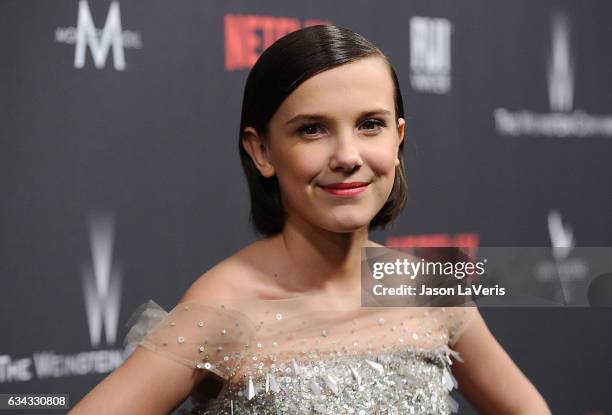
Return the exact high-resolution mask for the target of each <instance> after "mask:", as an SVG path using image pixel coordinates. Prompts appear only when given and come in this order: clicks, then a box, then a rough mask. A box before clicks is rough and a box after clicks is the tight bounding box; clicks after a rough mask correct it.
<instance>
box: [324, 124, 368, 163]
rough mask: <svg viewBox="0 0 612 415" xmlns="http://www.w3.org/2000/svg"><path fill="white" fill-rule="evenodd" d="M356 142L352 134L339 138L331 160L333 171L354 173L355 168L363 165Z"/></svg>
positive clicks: (345, 134)
mask: <svg viewBox="0 0 612 415" xmlns="http://www.w3.org/2000/svg"><path fill="white" fill-rule="evenodd" d="M356 140H357V139H356V138H355V137H354V135H353V134H352V133H350V132H349V133H344V134H342V135H340V136H338V137H337V139H336V140H335V145H334V149H333V154H332V157H331V159H330V168H331V169H332V170H347V171H353V170H354V169H355V167H358V166H361V165H362V164H363V161H362V159H361V154H360V151H359V147H358V146H357V141H356Z"/></svg>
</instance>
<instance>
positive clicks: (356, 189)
mask: <svg viewBox="0 0 612 415" xmlns="http://www.w3.org/2000/svg"><path fill="white" fill-rule="evenodd" d="M369 184H370V183H369V182H344V183H330V184H326V185H321V189H323V190H325V191H326V192H327V193H330V194H332V195H335V196H354V195H357V194H359V193H362V192H365V191H366V189H367V188H368V185H369Z"/></svg>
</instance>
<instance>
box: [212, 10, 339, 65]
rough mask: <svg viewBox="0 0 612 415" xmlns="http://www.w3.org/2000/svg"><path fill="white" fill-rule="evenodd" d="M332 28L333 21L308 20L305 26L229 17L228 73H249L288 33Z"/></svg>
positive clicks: (280, 20)
mask: <svg viewBox="0 0 612 415" xmlns="http://www.w3.org/2000/svg"><path fill="white" fill-rule="evenodd" d="M318 24H332V22H331V21H330V20H318V19H308V20H304V22H303V23H301V22H300V20H299V19H296V18H293V17H276V16H257V15H241V14H227V15H225V17H224V26H225V69H226V70H228V71H236V70H241V69H250V68H251V67H252V66H253V65H254V64H255V62H256V61H257V58H259V55H261V53H262V52H263V51H264V50H265V49H266V48H267V47H268V46H270V45H271V44H272V43H274V42H275V41H276V40H278V39H280V38H281V37H283V36H285V35H286V34H288V33H291V32H294V31H296V30H298V29H301V28H303V27H308V26H315V25H318Z"/></svg>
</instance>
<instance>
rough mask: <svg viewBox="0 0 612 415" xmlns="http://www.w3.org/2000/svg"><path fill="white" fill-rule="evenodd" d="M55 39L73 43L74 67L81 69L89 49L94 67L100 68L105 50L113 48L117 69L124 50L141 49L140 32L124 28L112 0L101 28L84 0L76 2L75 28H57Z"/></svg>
mask: <svg viewBox="0 0 612 415" xmlns="http://www.w3.org/2000/svg"><path fill="white" fill-rule="evenodd" d="M55 41H56V42H58V43H66V44H69V45H75V50H74V67H75V68H77V69H78V68H83V67H84V66H85V60H86V55H87V49H88V48H89V50H90V51H91V57H92V58H93V63H94V66H95V67H96V68H98V69H103V68H104V66H105V65H106V60H107V57H108V52H109V50H110V49H111V48H112V50H113V65H114V68H115V69H116V70H118V71H123V70H125V68H126V63H125V49H129V48H133V49H140V48H142V39H141V36H140V33H138V32H134V31H131V30H123V29H122V26H121V12H120V10H119V2H117V1H113V2H112V3H111V4H110V7H109V9H108V14H107V15H106V22H105V23H104V28H103V29H97V28H96V26H95V25H94V20H93V17H92V15H91V10H90V8H89V4H88V3H87V1H86V0H80V1H79V8H78V17H77V27H73V26H70V27H58V28H57V29H55Z"/></svg>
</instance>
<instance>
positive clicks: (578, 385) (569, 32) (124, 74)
mask: <svg viewBox="0 0 612 415" xmlns="http://www.w3.org/2000/svg"><path fill="white" fill-rule="evenodd" d="M611 15H612V4H611V3H609V2H606V1H604V0H601V1H594V0H593V1H588V2H572V1H569V0H566V1H559V0H546V1H538V2H530V1H527V0H520V1H495V2H490V1H485V0H467V1H465V2H461V3H457V2H452V1H442V0H436V1H389V0H383V1H378V2H372V1H355V0H351V1H337V2H327V1H323V0H310V1H304V2H301V1H290V2H280V1H269V2H267V1H217V2H209V1H194V0H186V1H181V2H167V1H159V0H150V1H147V2H142V1H132V0H121V1H106V0H105V1H100V0H98V1H95V2H94V1H86V0H81V1H74V0H73V1H55V2H33V1H17V0H12V1H2V2H1V3H0V52H1V56H2V63H1V64H0V111H1V112H0V114H1V115H0V190H1V192H0V195H1V196H0V197H1V203H0V278H1V285H0V393H8V392H22V393H24V392H40V393H69V394H70V401H71V403H72V404H74V403H76V402H77V401H78V400H80V399H81V398H82V397H83V396H84V395H85V393H87V391H89V390H90V389H91V388H93V387H94V385H96V384H97V383H98V382H99V381H100V380H101V379H103V378H104V377H105V376H106V375H107V374H108V373H109V372H111V371H112V370H113V369H115V368H116V367H118V366H119V365H121V363H122V360H123V338H124V336H125V334H126V328H125V323H126V322H127V320H128V319H129V317H130V315H131V313H132V312H133V311H134V310H135V309H136V307H137V306H138V305H139V304H141V303H144V302H146V301H147V300H148V299H150V298H151V299H154V300H155V301H156V302H158V303H159V304H160V305H162V306H163V307H164V308H166V309H169V308H171V307H173V306H174V304H176V302H177V301H178V299H179V298H180V297H181V295H182V293H183V292H184V291H185V290H186V289H187V288H188V287H189V285H190V284H191V283H192V282H193V281H194V280H195V279H197V278H198V277H199V276H200V275H201V274H202V273H204V272H205V271H206V270H207V269H209V268H210V267H212V266H213V265H214V264H215V263H217V262H218V261H220V260H221V259H223V258H225V257H227V256H228V255H231V254H232V253H234V252H235V251H237V250H238V249H240V248H241V247H243V246H245V245H247V244H248V243H250V242H252V241H253V240H255V239H256V238H257V235H255V234H254V232H253V231H252V229H251V227H250V224H249V220H248V213H249V202H248V191H247V185H246V180H245V178H244V177H243V173H242V169H241V166H240V161H239V156H238V133H239V131H238V130H239V120H240V108H241V100H242V92H243V88H244V84H245V81H246V77H247V75H248V71H249V69H250V67H251V66H252V65H253V64H254V62H255V61H256V59H257V57H258V56H259V55H260V54H261V52H262V51H263V50H264V49H265V48H266V47H267V46H269V45H270V44H271V43H272V42H274V40H276V39H278V38H279V37H282V36H283V35H285V34H287V33H289V32H291V31H293V30H296V29H299V28H302V27H305V26H309V25H314V24H335V25H338V26H343V27H347V28H350V29H352V30H354V31H356V32H358V33H360V34H362V35H364V36H365V37H366V38H368V39H370V40H371V41H372V42H373V43H374V44H376V45H377V46H378V47H379V48H380V49H381V50H383V52H384V53H385V54H387V56H388V57H389V58H390V60H391V62H392V63H393V65H394V67H395V69H396V71H397V73H398V77H399V81H400V84H401V87H402V94H403V97H404V105H405V109H406V122H407V127H406V145H405V159H406V171H407V176H408V184H409V196H408V204H407V207H406V209H405V211H404V213H403V215H402V216H401V217H400V218H399V220H398V221H397V222H396V223H395V225H394V226H393V227H391V228H389V229H388V230H386V231H379V232H376V233H373V234H372V239H374V240H376V241H378V242H380V243H384V244H386V245H388V246H396V247H401V246H414V245H432V246H440V245H456V246H472V247H478V246H540V247H551V248H552V249H554V248H557V251H556V252H557V255H555V258H556V261H557V266H563V265H564V264H565V265H567V267H568V269H574V268H575V267H574V268H572V264H575V263H576V262H575V261H577V259H576V258H575V257H573V253H572V248H573V247H579V246H611V245H612V232H611V231H612V190H611V189H612V187H611V186H610V183H609V181H610V179H611V178H612V157H611V156H612V82H611V75H610V74H611V73H612V54H611V53H610V46H609V42H610V39H612V24H611V23H610V16H611ZM572 261H574V262H572ZM576 278H580V275H577V276H576ZM481 312H482V314H483V316H484V317H485V319H486V320H487V323H488V324H489V326H490V328H491V330H492V332H493V333H494V334H495V336H496V337H497V339H498V340H499V341H500V343H501V344H502V345H503V346H504V347H505V348H506V350H507V351H508V352H509V354H510V355H511V357H512V358H513V359H514V360H515V362H516V363H517V364H518V365H519V366H520V367H521V368H522V370H523V371H524V372H525V373H526V375H527V376H528V377H529V378H530V379H531V380H532V381H533V383H534V384H535V385H536V387H538V389H539V390H540V391H541V392H542V394H543V395H544V396H545V398H546V399H547V401H548V402H549V404H550V406H551V409H552V411H553V413H555V414H591V415H593V414H612V397H611V395H610V393H609V392H610V390H612V380H611V379H612V355H611V354H610V350H612V334H611V330H610V327H612V308H595V307H592V308H586V307H580V308H570V307H565V308H562V307H554V308H483V309H482V310H481ZM458 399H459V400H460V404H461V405H460V412H459V413H465V414H472V413H475V411H474V410H473V409H472V408H471V407H470V405H469V403H467V402H466V401H464V400H462V399H460V398H458Z"/></svg>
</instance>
